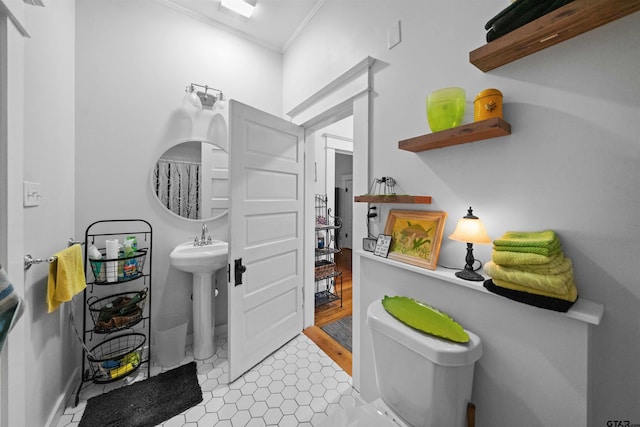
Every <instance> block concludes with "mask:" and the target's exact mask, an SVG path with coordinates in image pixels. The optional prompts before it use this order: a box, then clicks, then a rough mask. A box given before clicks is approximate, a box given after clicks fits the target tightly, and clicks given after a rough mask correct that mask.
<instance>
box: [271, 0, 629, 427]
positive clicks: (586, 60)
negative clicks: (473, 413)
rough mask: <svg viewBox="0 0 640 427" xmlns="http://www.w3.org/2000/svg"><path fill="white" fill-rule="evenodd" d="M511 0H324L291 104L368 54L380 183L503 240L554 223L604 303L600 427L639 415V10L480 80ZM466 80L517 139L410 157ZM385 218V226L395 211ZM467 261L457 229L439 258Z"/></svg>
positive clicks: (374, 170) (295, 68)
mask: <svg viewBox="0 0 640 427" xmlns="http://www.w3.org/2000/svg"><path fill="white" fill-rule="evenodd" d="M507 3H508V2H507V1H497V0H492V1H484V2H478V1H471V0H458V1H445V0H434V1H429V2H422V1H409V0H407V1H402V2H398V1H391V0H388V1H377V2H367V3H366V9H364V8H363V7H362V6H363V2H326V3H325V5H324V6H323V7H322V9H321V10H320V12H319V13H318V14H317V15H316V16H315V17H314V19H313V21H312V22H311V23H310V25H309V26H308V27H307V28H306V29H305V31H304V32H303V33H302V34H301V36H300V37H299V38H298V39H297V40H296V42H295V43H294V44H293V45H292V46H291V47H290V48H289V49H288V50H287V52H286V54H285V56H284V65H283V67H284V69H283V75H284V88H283V94H284V110H285V111H288V110H289V109H290V108H292V107H293V106H295V105H297V104H298V103H299V102H300V101H301V100H303V99H305V98H306V97H307V96H309V95H310V94H311V93H313V92H315V91H316V90H318V89H319V88H320V87H322V86H323V85H325V84H326V83H328V82H329V81H331V80H332V79H333V78H335V77H337V76H338V75H340V74H341V73H342V72H344V71H345V70H347V69H348V68H349V67H351V66H352V65H353V64H355V63H357V62H359V61H360V60H362V59H363V58H364V57H365V56H367V55H371V56H373V57H375V58H377V59H378V60H377V61H376V64H375V66H374V70H373V95H372V98H373V102H372V105H371V111H372V114H373V116H372V129H371V141H370V150H371V156H372V158H371V159H370V164H371V169H370V174H371V176H370V177H368V181H369V180H370V179H371V178H372V177H373V176H392V177H394V178H395V179H396V180H397V182H398V185H399V187H400V189H401V190H402V192H406V193H409V194H417V195H431V196H433V204H432V205H431V206H428V207H426V209H430V210H444V211H447V212H448V213H449V219H448V222H447V224H446V228H445V235H448V234H450V233H451V232H452V231H453V228H454V226H455V223H456V222H457V219H458V218H459V217H461V216H463V215H464V214H465V212H466V208H467V207H468V206H469V205H471V206H473V208H474V211H475V212H476V214H477V215H478V216H480V217H481V218H482V219H483V220H484V223H485V225H486V227H487V230H488V232H489V234H490V235H491V236H492V237H493V238H497V237H498V236H500V235H501V234H502V233H503V232H505V231H507V230H540V229H545V228H551V229H554V230H556V231H557V232H558V233H559V235H560V237H561V239H562V241H563V244H564V250H565V253H566V254H567V256H568V257H570V258H571V259H572V260H573V262H574V266H575V275H576V281H577V287H578V291H579V293H580V295H581V296H583V297H585V298H588V299H591V300H594V301H597V302H601V303H603V304H604V305H605V316H604V319H603V321H602V323H601V325H599V326H597V327H595V328H594V329H593V335H592V339H593V341H592V342H593V348H592V349H591V354H590V362H591V368H590V369H591V376H590V378H589V382H590V384H591V386H590V392H591V401H592V404H593V406H592V415H593V419H592V420H591V424H592V425H594V426H600V425H605V424H606V421H607V420H610V419H627V420H631V422H639V421H638V420H640V407H638V405H637V397H638V396H639V395H640V370H639V369H638V367H637V366H638V363H637V361H638V360H639V358H640V341H638V340H637V339H633V338H631V337H635V336H636V335H637V330H638V328H639V327H640V320H639V319H640V317H638V315H637V312H638V309H639V308H640V304H639V299H640V289H639V288H638V286H637V274H636V271H635V264H636V263H637V255H636V252H637V251H636V249H635V246H636V245H635V243H636V240H637V236H638V235H640V227H639V226H638V222H637V221H636V220H635V212H637V211H638V208H639V207H640V199H639V198H638V197H637V188H638V185H640V171H639V169H638V167H637V165H638V159H639V158H640V144H639V141H638V135H640V120H639V119H640V83H639V81H638V77H637V76H638V74H637V70H638V58H639V57H640V45H639V44H638V43H637V40H638V39H640V25H639V24H640V14H638V13H636V14H635V15H632V16H628V17H626V18H623V19H621V20H618V21H616V22H614V23H611V24H608V25H606V26H604V27H601V28H599V29H596V30H593V31H591V32H589V33H587V34H584V35H581V36H579V37H577V38H574V39H572V40H569V41H566V42H564V43H562V44H560V45H557V46H555V47H553V48H550V49H547V50H545V51H543V52H540V53H537V54H534V55H532V56H529V57H527V58H524V59H522V60H519V61H517V62H515V63H512V64H509V65H506V66H503V67H501V68H499V69H497V70H494V71H492V72H489V73H482V72H481V71H479V70H478V69H476V68H475V67H474V66H472V65H471V64H469V62H468V53H469V51H471V50H473V49H475V48H477V47H479V46H481V45H482V44H484V29H483V27H484V24H485V22H486V21H487V20H488V19H489V18H491V17H492V16H493V15H495V14H496V13H497V12H498V11H500V10H501V9H502V8H504V7H506V5H507ZM398 20H401V22H402V25H401V27H402V42H401V43H400V45H398V46H396V47H395V48H393V49H392V50H387V48H386V30H387V28H389V27H390V26H391V25H393V24H395V23H396V22H397V21H398ZM454 85H455V86H462V87H464V88H465V89H466V90H467V113H466V114H465V121H472V117H473V115H472V111H473V107H472V105H473V104H472V102H473V98H474V97H475V95H476V94H477V93H478V92H480V91H481V90H483V89H486V88H490V87H495V88H498V89H500V90H501V91H502V92H503V93H504V116H505V119H506V120H507V121H508V122H509V123H511V125H512V129H513V132H512V135H511V136H508V137H503V138H498V139H493V140H487V141H480V142H475V143H472V144H465V145H460V146H456V147H449V148H444V149H439V150H432V151H427V152H423V153H418V154H414V153H410V152H406V151H402V150H399V149H398V148H397V141H399V140H402V139H406V138H410V137H414V136H418V135H422V134H425V133H429V132H430V130H429V128H428V125H427V122H426V116H425V97H426V96H427V95H428V94H429V92H431V91H433V90H435V89H438V88H441V87H446V86H454ZM394 207H396V206H394ZM402 207H403V208H419V207H416V206H409V207H407V206H402ZM382 218H383V221H382V224H380V227H384V218H386V212H385V211H384V210H383V212H382ZM354 223H355V224H358V223H359V221H358V219H357V218H355V219H354ZM475 254H476V257H477V258H479V259H481V260H482V261H486V260H488V259H489V258H490V247H489V246H488V245H487V246H478V245H476V250H475ZM463 257H464V248H463V245H460V244H459V243H456V242H453V241H449V240H448V239H446V238H445V239H444V241H443V244H442V251H441V258H440V261H441V263H442V264H445V265H452V264H453V265H460V266H461V265H462V262H463ZM388 274H389V277H386V278H385V279H387V280H393V277H394V273H393V272H392V271H391V270H390V271H389V273H388ZM354 285H356V286H357V285H358V284H354ZM361 285H362V286H363V287H364V286H366V284H364V283H363V284H361ZM514 304H515V303H514ZM469 305H470V306H472V305H473V300H469ZM525 308H527V309H528V307H525ZM523 309H524V308H523ZM451 314H452V315H453V316H454V317H455V316H456V313H451ZM541 314H542V315H544V312H541ZM464 326H466V327H468V328H469V329H471V330H473V325H472V324H468V325H464ZM355 363H357V362H355ZM367 368H370V367H362V369H363V372H366V369H367ZM522 386H523V387H529V386H531V385H529V384H522ZM543 386H544V385H538V386H537V387H543ZM498 388H499V386H498V385H491V384H488V385H486V387H485V388H483V390H484V391H485V392H487V393H492V392H494V393H498V394H499V391H500V390H499V389H498ZM553 397H554V398H556V399H562V396H553ZM478 410H479V411H501V410H504V408H500V407H496V408H479V409H478ZM531 412H532V413H533V414H535V408H532V410H531ZM525 424H526V423H525ZM532 425H536V424H535V423H533V424H532Z"/></svg>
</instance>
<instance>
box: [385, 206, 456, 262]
mask: <svg viewBox="0 0 640 427" xmlns="http://www.w3.org/2000/svg"><path fill="white" fill-rule="evenodd" d="M446 219H447V213H446V212H435V211H403V210H394V209H392V210H391V211H389V217H388V218H387V223H386V225H385V227H384V234H386V235H390V236H391V245H390V247H389V255H388V258H390V259H394V260H396V261H401V262H405V263H407V264H413V265H416V266H418V267H424V268H427V269H429V270H435V269H436V265H437V263H438V255H439V254H440V244H441V243H442V233H443V232H444V223H445V221H446Z"/></svg>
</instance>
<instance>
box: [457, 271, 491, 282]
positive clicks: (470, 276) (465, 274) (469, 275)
mask: <svg viewBox="0 0 640 427" xmlns="http://www.w3.org/2000/svg"><path fill="white" fill-rule="evenodd" d="M456 276H458V277H459V278H461V279H464V280H472V281H474V282H481V281H483V280H484V277H483V276H482V275H480V274H478V273H476V272H475V271H473V270H466V269H465V270H461V271H458V272H457V273H456Z"/></svg>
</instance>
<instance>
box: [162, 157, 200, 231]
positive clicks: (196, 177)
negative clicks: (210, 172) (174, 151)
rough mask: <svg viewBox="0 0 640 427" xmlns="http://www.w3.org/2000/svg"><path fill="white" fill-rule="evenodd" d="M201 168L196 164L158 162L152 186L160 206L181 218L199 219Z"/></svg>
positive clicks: (164, 160) (170, 161)
mask: <svg viewBox="0 0 640 427" xmlns="http://www.w3.org/2000/svg"><path fill="white" fill-rule="evenodd" d="M201 168H202V165H201V164H200V163H198V162H190V161H182V160H166V159H160V160H158V162H157V163H156V167H155V169H154V182H153V186H154V190H155V193H156V196H158V199H159V200H160V202H161V203H162V205H163V206H165V207H166V208H167V209H169V210H170V211H171V212H173V213H175V214H177V215H179V216H181V217H183V218H191V219H198V218H200V209H201V206H200V191H201V189H200V173H201Z"/></svg>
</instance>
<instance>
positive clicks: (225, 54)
mask: <svg viewBox="0 0 640 427" xmlns="http://www.w3.org/2000/svg"><path fill="white" fill-rule="evenodd" d="M76 32H77V42H76V44H77V50H76V54H77V59H76V63H77V68H76V82H77V83H76V94H77V97H76V102H77V116H76V122H77V127H76V133H77V141H78V142H77V150H76V170H77V172H76V182H77V183H78V187H77V191H76V207H77V214H76V232H77V233H78V234H81V233H82V234H83V233H84V231H85V228H86V227H87V226H88V225H89V224H91V223H92V222H93V221H96V220H101V219H111V218H144V219H146V220H148V221H149V222H150V223H151V224H152V226H153V230H154V241H153V257H154V258H153V261H154V262H153V297H152V301H153V307H152V314H153V315H154V316H156V320H157V319H159V318H158V316H163V315H164V316H167V315H171V316H181V317H182V318H183V319H185V320H186V319H191V300H190V295H191V276H190V275H189V274H188V273H183V272H180V271H178V270H176V269H174V268H171V267H170V266H169V252H170V251H171V249H172V248H173V247H174V246H175V245H176V244H178V243H181V242H184V241H187V240H190V239H193V237H194V236H196V235H199V234H200V232H201V225H200V223H198V222H190V221H187V220H182V219H178V218H175V217H173V216H171V215H170V214H168V213H167V212H165V211H162V210H161V209H160V206H159V205H158V204H157V201H156V200H154V199H153V196H152V195H151V190H150V185H149V179H150V173H151V168H152V167H153V164H154V163H155V160H156V159H157V158H158V157H159V156H160V155H161V154H162V153H163V152H164V151H165V150H166V149H167V148H169V147H170V146H171V145H173V144H174V143H176V142H178V141H177V139H180V138H181V136H180V135H179V134H180V132H178V131H177V129H176V127H175V126H174V127H173V128H169V127H168V125H169V123H170V119H175V113H176V111H177V109H178V107H180V104H181V101H182V98H183V95H184V87H185V86H186V85H188V84H189V83H197V84H202V85H209V86H212V87H216V88H219V89H221V90H222V91H223V92H224V94H225V97H227V98H234V99H237V100H239V101H241V102H244V103H246V104H249V105H252V106H254V107H256V108H259V109H262V110H264V111H267V112H269V113H271V114H274V115H279V116H280V115H282V102H281V91H282V83H281V82H282V68H281V66H282V64H281V61H282V56H281V55H280V54H277V53H275V52H273V51H270V50H267V49H265V48H262V47H259V46H256V45H254V44H251V43H249V42H247V41H245V40H242V39H239V38H237V37H235V36H232V35H230V34H228V33H225V32H223V31H219V30H217V29H215V28H213V27H211V26H209V25H206V24H204V23H202V22H200V21H198V20H195V19H192V18H189V17H187V16H184V15H181V14H179V13H177V12H176V11H174V10H172V9H169V8H166V7H164V6H162V5H160V4H159V3H156V2H154V1H152V0H136V1H118V0H99V1H91V2H78V5H77V28H76ZM208 225H209V231H210V233H211V234H212V235H213V236H214V238H217V239H227V234H228V233H227V220H226V219H220V220H216V221H214V222H211V223H209V224H208ZM219 279H220V283H218V284H217V286H218V287H219V289H220V291H221V293H220V295H219V297H218V298H217V299H216V301H217V302H216V325H220V324H223V323H226V290H225V287H226V286H225V285H226V279H222V277H219ZM155 325H158V323H155ZM191 330H192V327H191V325H190V326H189V333H191Z"/></svg>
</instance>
